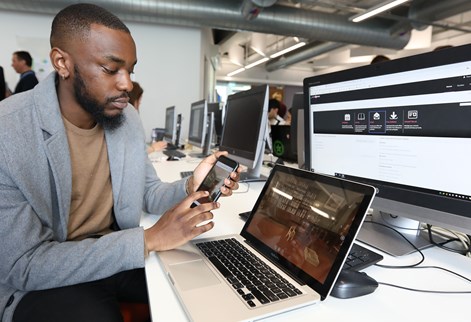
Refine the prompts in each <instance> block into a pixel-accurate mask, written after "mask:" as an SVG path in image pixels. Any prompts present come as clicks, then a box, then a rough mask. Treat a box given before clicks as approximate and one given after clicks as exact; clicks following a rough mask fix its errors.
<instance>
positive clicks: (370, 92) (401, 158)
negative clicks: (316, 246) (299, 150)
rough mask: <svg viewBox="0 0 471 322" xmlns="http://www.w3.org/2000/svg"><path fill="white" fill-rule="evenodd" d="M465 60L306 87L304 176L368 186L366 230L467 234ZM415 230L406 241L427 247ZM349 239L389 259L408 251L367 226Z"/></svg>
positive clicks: (364, 73)
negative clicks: (370, 212)
mask: <svg viewBox="0 0 471 322" xmlns="http://www.w3.org/2000/svg"><path fill="white" fill-rule="evenodd" d="M470 52H471V45H466V46H461V47H454V48H450V49H446V50H442V51H436V52H430V53H426V54H421V55H417V56H411V57H406V58H401V59H397V60H392V61H389V62H384V63H382V64H377V65H368V66H363V67H359V68H354V69H350V70H345V71H340V72H335V73H331V74H324V75H320V76H314V77H309V78H306V79H305V80H304V95H308V97H309V98H308V99H307V100H306V106H305V116H304V117H305V128H306V135H305V156H306V165H307V167H308V168H309V169H311V170H313V171H316V172H320V173H325V174H330V175H335V176H339V177H344V178H348V179H352V180H357V181H361V182H365V183H369V184H371V185H374V186H376V187H377V197H376V199H375V201H374V203H373V206H372V208H373V209H374V211H375V212H374V213H375V214H377V215H375V216H373V218H372V221H373V222H378V221H380V222H381V223H382V224H391V223H392V224H393V225H396V226H402V225H403V223H404V222H405V221H401V220H400V219H401V218H408V219H412V220H414V221H416V222H422V223H427V224H431V225H437V226H439V227H443V228H449V229H452V230H456V231H460V232H463V233H467V234H470V233H471V184H470V182H471V171H469V169H470V167H469V165H470V164H471V126H470V124H471V123H470V122H471V60H470V55H469V53H470ZM384 219H386V220H384ZM396 223H397V224H396ZM416 231H418V230H416ZM416 231H413V233H410V230H409V233H407V234H405V236H407V238H408V239H409V240H411V241H412V242H414V243H416V244H417V246H419V247H426V246H427V245H428V238H427V237H425V236H422V235H421V234H418V233H416ZM358 238H359V239H360V240H362V241H364V242H366V243H368V244H370V245H372V246H375V247H378V248H380V249H382V250H384V251H386V252H389V253H391V254H394V255H401V254H404V253H408V251H407V250H409V252H410V251H413V248H412V247H411V246H410V245H408V244H407V243H405V241H404V240H402V239H401V238H400V237H399V235H398V234H396V233H395V232H393V231H392V230H389V229H387V228H384V227H383V226H381V225H376V224H374V223H369V222H365V223H364V224H363V227H362V229H361V231H360V234H359V237H358ZM401 245H402V246H401Z"/></svg>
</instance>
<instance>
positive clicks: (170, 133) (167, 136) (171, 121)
mask: <svg viewBox="0 0 471 322" xmlns="http://www.w3.org/2000/svg"><path fill="white" fill-rule="evenodd" d="M176 120H177V118H176V113H175V106H170V107H167V108H166V109H165V132H164V140H165V141H167V142H170V143H174V142H175V137H176V134H175V133H176V122H177V121H176Z"/></svg>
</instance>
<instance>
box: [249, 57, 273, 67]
mask: <svg viewBox="0 0 471 322" xmlns="http://www.w3.org/2000/svg"><path fill="white" fill-rule="evenodd" d="M267 60H269V58H268V57H265V58H262V59H260V60H257V61H256V62H253V63H252V64H248V65H247V66H245V69H249V68H252V67H255V66H257V65H260V64H261V63H264V62H266V61H267Z"/></svg>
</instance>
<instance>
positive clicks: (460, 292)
mask: <svg viewBox="0 0 471 322" xmlns="http://www.w3.org/2000/svg"><path fill="white" fill-rule="evenodd" d="M378 284H379V285H384V286H390V287H395V288H400V289H403V290H407V291H413V292H422V293H437V294H471V291H434V290H421V289H416V288H411V287H405V286H401V285H395V284H390V283H384V282H378Z"/></svg>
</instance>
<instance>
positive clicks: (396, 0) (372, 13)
mask: <svg viewBox="0 0 471 322" xmlns="http://www.w3.org/2000/svg"><path fill="white" fill-rule="evenodd" d="M407 1H409V0H394V1H391V2H388V3H385V4H380V5H379V6H375V7H373V8H371V9H368V10H367V11H365V12H364V13H362V14H360V15H356V16H353V17H352V18H351V20H352V21H353V22H360V21H363V20H365V19H368V18H371V17H373V16H376V15H377V14H379V13H381V12H384V11H386V10H389V9H392V8H394V7H397V6H398V5H400V4H403V3H404V2H407Z"/></svg>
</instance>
